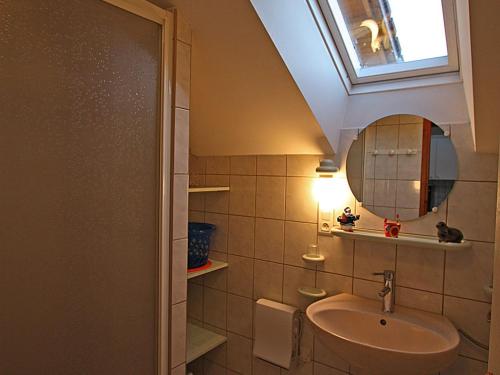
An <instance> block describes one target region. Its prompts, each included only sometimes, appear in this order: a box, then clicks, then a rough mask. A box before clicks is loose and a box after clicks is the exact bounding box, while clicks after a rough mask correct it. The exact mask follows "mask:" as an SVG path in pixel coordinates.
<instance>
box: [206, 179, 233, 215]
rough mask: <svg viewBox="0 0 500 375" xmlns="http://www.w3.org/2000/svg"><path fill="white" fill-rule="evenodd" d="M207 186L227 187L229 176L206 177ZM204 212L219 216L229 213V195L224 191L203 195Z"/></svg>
mask: <svg viewBox="0 0 500 375" xmlns="http://www.w3.org/2000/svg"><path fill="white" fill-rule="evenodd" d="M206 184H207V186H229V176H226V175H207V176H206ZM205 210H206V211H207V212H215V213H219V214H227V213H228V212H229V193H228V192H226V191H222V192H217V193H210V194H205Z"/></svg>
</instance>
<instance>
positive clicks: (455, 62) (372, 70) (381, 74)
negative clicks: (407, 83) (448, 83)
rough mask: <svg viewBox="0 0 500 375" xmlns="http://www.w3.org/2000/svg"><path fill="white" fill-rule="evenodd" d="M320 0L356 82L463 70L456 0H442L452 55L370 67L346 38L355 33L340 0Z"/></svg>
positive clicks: (351, 79) (340, 50)
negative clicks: (460, 66) (458, 40)
mask: <svg viewBox="0 0 500 375" xmlns="http://www.w3.org/2000/svg"><path fill="white" fill-rule="evenodd" d="M318 3H319V6H320V8H321V12H322V13H323V16H324V18H325V20H326V23H327V25H328V28H329V30H330V33H331V36H332V38H333V40H334V42H335V45H336V47H337V50H338V52H339V55H340V58H341V60H342V63H343V65H344V68H345V70H346V72H347V74H348V76H349V80H350V82H351V84H352V85H353V86H357V85H361V84H365V83H374V82H384V81H389V80H398V79H404V78H414V77H422V76H430V75H437V74H445V73H450V72H458V71H459V59H458V43H457V31H456V22H455V19H456V16H455V14H456V10H455V0H441V3H442V6H443V18H444V26H445V33H446V45H447V49H448V56H445V57H436V58H432V59H425V60H419V61H410V62H403V63H397V64H387V65H379V66H373V67H367V68H362V67H361V64H360V62H359V59H358V55H357V53H356V51H355V49H354V46H353V45H352V43H350V42H349V43H346V42H345V41H350V40H351V37H350V35H349V30H348V29H347V26H346V24H345V22H344V18H343V15H342V11H341V10H340V7H339V6H338V3H337V1H336V0H334V1H332V6H330V4H329V1H328V0H318ZM337 20H340V21H339V22H337ZM353 88H354V87H353Z"/></svg>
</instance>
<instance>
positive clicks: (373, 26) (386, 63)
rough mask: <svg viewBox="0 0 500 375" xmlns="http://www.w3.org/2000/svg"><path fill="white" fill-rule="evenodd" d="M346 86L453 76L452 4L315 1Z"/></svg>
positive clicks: (434, 0) (444, 0)
mask: <svg viewBox="0 0 500 375" xmlns="http://www.w3.org/2000/svg"><path fill="white" fill-rule="evenodd" d="M319 2H320V4H321V6H322V9H323V13H324V15H325V18H326V20H327V22H328V25H329V26H330V29H331V32H332V36H333V38H334V40H335V43H336V44H337V48H338V49H339V52H340V55H341V57H342V60H343V62H344V66H345V68H346V70H347V72H348V74H349V77H350V80H351V83H352V84H358V83H365V82H374V81H384V80H389V79H398V78H408V77H415V76H421V75H429V74H438V73H445V72H451V71H457V70H458V57H457V47H456V36H455V25H454V19H455V12H454V5H453V4H454V3H453V0H418V1H409V0H319Z"/></svg>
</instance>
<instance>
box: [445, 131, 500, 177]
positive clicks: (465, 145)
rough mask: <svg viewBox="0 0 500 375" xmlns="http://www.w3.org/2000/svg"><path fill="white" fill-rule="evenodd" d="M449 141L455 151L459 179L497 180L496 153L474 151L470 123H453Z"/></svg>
mask: <svg viewBox="0 0 500 375" xmlns="http://www.w3.org/2000/svg"><path fill="white" fill-rule="evenodd" d="M451 141H452V142H453V145H454V146H455V150H456V152H457V159H458V170H459V172H458V179H459V180H461V181H497V170H498V169H497V164H498V155H496V154H483V153H479V152H475V151H474V145H473V137H472V131H471V128H470V124H457V125H453V126H452V127H451Z"/></svg>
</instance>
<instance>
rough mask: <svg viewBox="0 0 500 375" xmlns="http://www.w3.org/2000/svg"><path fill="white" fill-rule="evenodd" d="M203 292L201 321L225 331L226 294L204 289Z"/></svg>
mask: <svg viewBox="0 0 500 375" xmlns="http://www.w3.org/2000/svg"><path fill="white" fill-rule="evenodd" d="M203 292H204V295H203V321H204V322H206V323H208V324H210V325H213V326H215V327H217V328H221V329H226V322H227V315H226V303H227V293H224V292H221V291H219V290H215V289H211V288H204V290H203Z"/></svg>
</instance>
